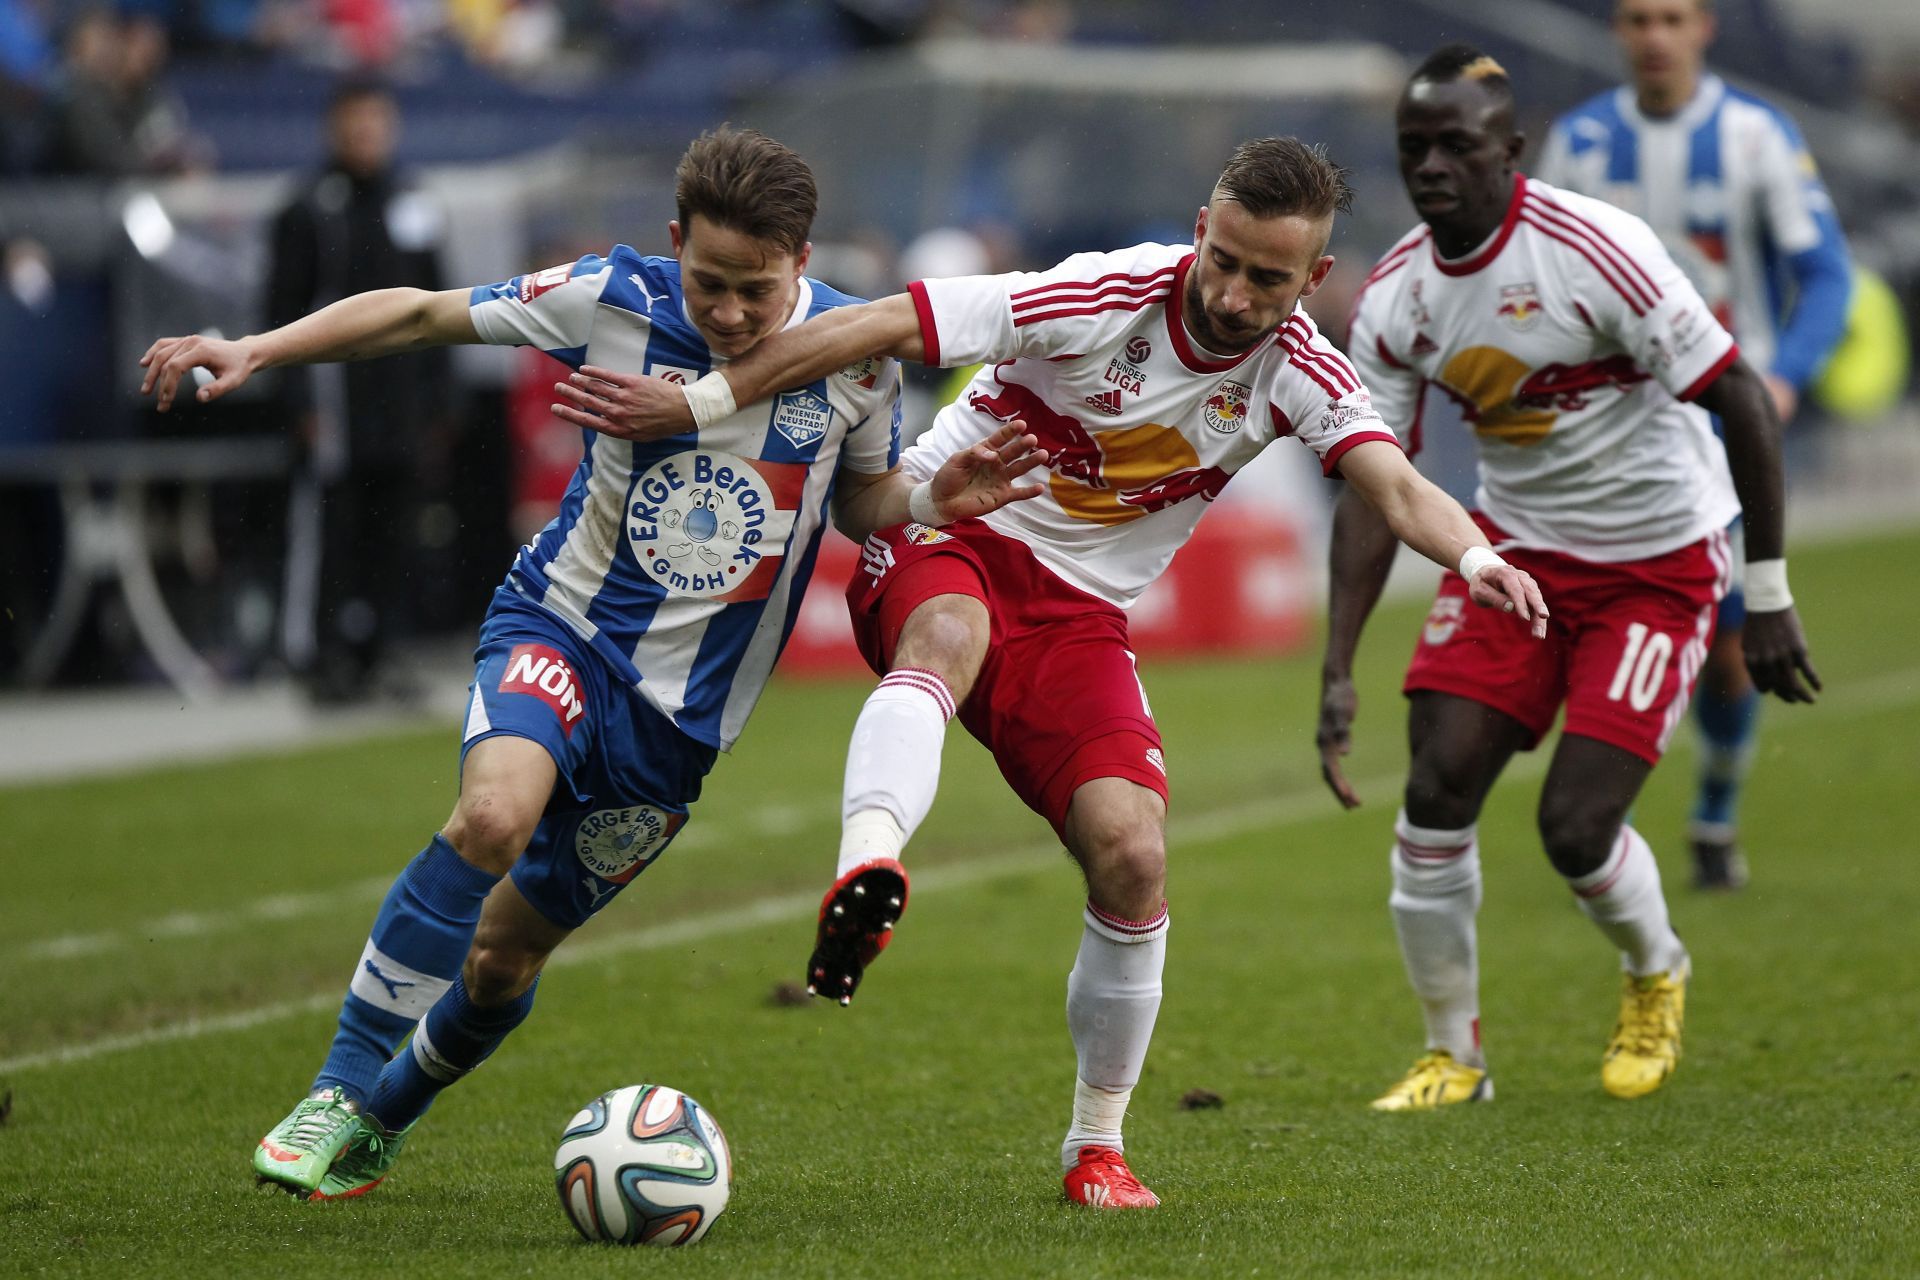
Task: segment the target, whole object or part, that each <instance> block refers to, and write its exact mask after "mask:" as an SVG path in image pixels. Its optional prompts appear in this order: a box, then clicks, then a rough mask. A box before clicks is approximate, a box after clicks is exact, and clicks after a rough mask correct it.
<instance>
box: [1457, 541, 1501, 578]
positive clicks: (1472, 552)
mask: <svg viewBox="0 0 1920 1280" xmlns="http://www.w3.org/2000/svg"><path fill="white" fill-rule="evenodd" d="M1505 563H1506V561H1505V560H1502V559H1501V558H1500V555H1499V553H1498V552H1496V551H1494V549H1493V548H1492V547H1468V548H1467V553H1466V554H1465V555H1463V556H1461V557H1460V576H1461V577H1463V578H1465V579H1466V580H1467V581H1468V582H1472V581H1473V575H1474V574H1476V573H1479V572H1480V571H1481V570H1482V569H1485V568H1488V567H1489V566H1492V565H1496V564H1505Z"/></svg>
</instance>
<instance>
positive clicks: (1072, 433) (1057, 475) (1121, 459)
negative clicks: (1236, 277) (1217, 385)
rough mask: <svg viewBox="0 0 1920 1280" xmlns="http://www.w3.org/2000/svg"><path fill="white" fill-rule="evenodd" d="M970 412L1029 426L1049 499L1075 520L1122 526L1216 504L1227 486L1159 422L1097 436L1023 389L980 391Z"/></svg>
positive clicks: (1222, 475) (1242, 409)
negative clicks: (1042, 459)
mask: <svg viewBox="0 0 1920 1280" xmlns="http://www.w3.org/2000/svg"><path fill="white" fill-rule="evenodd" d="M1230 385H1235V386H1236V387H1237V384H1230ZM1222 390H1223V392H1224V391H1225V388H1222ZM1238 390H1239V393H1240V394H1239V416H1240V417H1241V418H1242V419H1244V418H1245V417H1246V413H1247V409H1246V399H1245V394H1246V391H1245V388H1238ZM1225 403H1226V398H1225V397H1223V398H1222V404H1223V405H1225ZM967 404H968V407H970V408H972V409H973V410H975V411H976V412H978V413H984V414H986V415H987V416H989V417H991V418H994V419H996V420H997V421H1000V422H1012V421H1013V420H1014V419H1015V418H1018V419H1020V420H1022V421H1024V422H1025V423H1026V424H1027V430H1028V431H1029V432H1030V433H1032V434H1033V435H1035V436H1038V437H1039V438H1040V447H1041V448H1043V449H1045V450H1046V451H1047V452H1048V454H1049V455H1051V459H1052V460H1051V461H1050V462H1049V463H1048V469H1049V470H1050V471H1051V472H1052V473H1053V474H1052V475H1051V476H1050V477H1049V479H1048V483H1047V490H1048V492H1049V493H1050V494H1051V495H1052V497H1053V500H1054V501H1055V502H1057V503H1059V504H1060V509H1061V510H1063V511H1065V512H1066V513H1067V514H1068V515H1069V516H1072V517H1073V518H1074V519H1076V520H1085V521H1087V522H1089V523H1091V524H1102V525H1113V524H1125V523H1126V522H1127V521H1129V520H1138V519H1139V518H1140V517H1141V516H1144V515H1148V514H1150V513H1152V512H1155V511H1162V510H1165V509H1166V508H1167V507H1170V506H1172V505H1174V504H1175V503H1178V502H1185V501H1186V500H1187V499H1189V498H1196V497H1197V498H1202V499H1205V500H1207V501H1212V499H1213V498H1215V497H1217V496H1218V495H1219V493H1220V490H1221V489H1222V488H1224V487H1225V485H1226V483H1227V479H1228V474H1227V472H1225V471H1223V470H1221V469H1220V468H1218V467H1202V466H1201V465H1200V455H1199V453H1198V452H1197V451H1196V450H1195V449H1194V447H1193V444H1192V442H1190V441H1189V440H1188V439H1187V438H1186V437H1185V436H1184V435H1182V434H1181V433H1180V432H1179V431H1178V430H1176V429H1175V428H1173V427H1168V426H1163V425H1161V424H1160V423H1157V422H1148V423H1142V424H1141V425H1139V426H1135V427H1116V428H1114V429H1112V430H1108V431H1102V432H1099V433H1098V435H1096V434H1095V433H1094V432H1092V431H1090V430H1088V429H1087V427H1086V425H1085V424H1083V423H1081V422H1080V421H1079V420H1077V419H1075V418H1071V417H1068V416H1067V415H1066V414H1063V413H1058V412H1056V411H1055V410H1053V409H1052V408H1050V407H1048V405H1047V404H1046V402H1045V401H1043V400H1041V398H1040V397H1039V395H1037V394H1036V393H1035V392H1034V391H1032V390H1031V389H1030V388H1027V387H1023V386H1021V385H1020V384H1018V383H1002V384H1000V390H999V391H997V392H988V391H975V392H974V393H972V395H970V396H969V397H968V400H967ZM1222 421H1226V419H1224V418H1223V419H1222Z"/></svg>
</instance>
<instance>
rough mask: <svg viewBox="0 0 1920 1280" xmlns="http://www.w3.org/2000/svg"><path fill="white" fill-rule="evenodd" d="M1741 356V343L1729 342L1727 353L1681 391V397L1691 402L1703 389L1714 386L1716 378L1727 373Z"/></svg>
mask: <svg viewBox="0 0 1920 1280" xmlns="http://www.w3.org/2000/svg"><path fill="white" fill-rule="evenodd" d="M1739 358H1740V345H1739V344H1738V343H1730V344H1728V346H1727V353H1726V354H1725V355H1723V356H1721V357H1720V358H1719V359H1718V360H1715V361H1714V362H1713V365H1712V367H1710V368H1709V369H1708V370H1707V371H1706V372H1705V373H1703V374H1701V375H1700V376H1699V377H1697V378H1695V379H1694V380H1693V385H1692V386H1690V387H1688V388H1687V389H1686V390H1685V391H1682V392H1681V393H1680V395H1679V399H1681V400H1685V401H1688V402H1689V403H1691V402H1692V401H1693V400H1694V399H1695V398H1696V397H1698V396H1699V394H1700V393H1701V392H1702V391H1705V390H1706V389H1707V388H1708V387H1710V386H1712V385H1713V381H1714V379H1715V378H1718V377H1719V376H1720V375H1721V374H1723V373H1725V372H1726V371H1727V367H1728V366H1729V365H1731V364H1732V363H1733V362H1734V361H1735V360H1738V359H1739Z"/></svg>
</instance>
